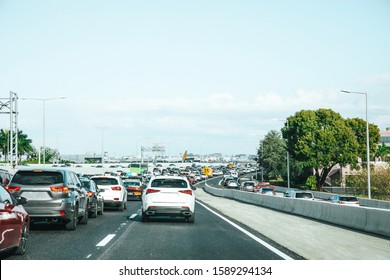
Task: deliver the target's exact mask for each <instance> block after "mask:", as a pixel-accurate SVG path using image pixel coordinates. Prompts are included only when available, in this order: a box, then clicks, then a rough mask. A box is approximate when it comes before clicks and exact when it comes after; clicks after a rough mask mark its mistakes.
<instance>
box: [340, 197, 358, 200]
mask: <svg viewBox="0 0 390 280" xmlns="http://www.w3.org/2000/svg"><path fill="white" fill-rule="evenodd" d="M340 201H357V198H356V197H354V196H340Z"/></svg>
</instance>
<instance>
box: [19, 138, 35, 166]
mask: <svg viewBox="0 0 390 280" xmlns="http://www.w3.org/2000/svg"><path fill="white" fill-rule="evenodd" d="M31 144H32V140H31V139H29V138H28V136H27V134H24V133H23V131H22V130H19V131H18V158H19V161H21V158H22V156H24V155H29V154H31V153H32V152H33V150H34V147H33V146H32V145H31Z"/></svg>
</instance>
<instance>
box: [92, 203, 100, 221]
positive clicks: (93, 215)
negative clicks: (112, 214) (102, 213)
mask: <svg viewBox="0 0 390 280" xmlns="http://www.w3.org/2000/svg"><path fill="white" fill-rule="evenodd" d="M97 215H98V205H97V203H95V207H94V210H93V212H92V213H90V216H91V218H96V217H97Z"/></svg>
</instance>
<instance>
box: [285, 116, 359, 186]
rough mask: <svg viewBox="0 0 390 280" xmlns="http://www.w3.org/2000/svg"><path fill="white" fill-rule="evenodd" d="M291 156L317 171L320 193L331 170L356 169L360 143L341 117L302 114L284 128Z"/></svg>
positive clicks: (288, 122) (293, 118)
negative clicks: (349, 166)
mask: <svg viewBox="0 0 390 280" xmlns="http://www.w3.org/2000/svg"><path fill="white" fill-rule="evenodd" d="M282 134H283V137H284V138H285V139H287V149H288V150H289V153H290V156H291V157H292V158H293V159H295V160H297V161H299V162H301V163H302V164H303V166H304V167H311V168H313V169H314V171H315V176H316V181H317V182H316V187H317V190H322V186H323V185H324V183H325V179H326V178H327V176H328V174H329V172H330V171H331V169H332V168H333V167H334V166H335V165H337V164H339V165H340V166H346V165H348V164H352V165H354V166H355V165H356V163H357V156H358V148H359V146H358V142H357V140H356V138H355V134H354V132H353V131H352V129H351V128H350V127H349V126H348V125H347V124H346V122H345V120H344V119H343V118H342V117H341V115H340V114H338V113H336V112H334V111H332V110H330V109H318V110H315V111H313V110H302V111H300V112H297V113H296V114H295V115H294V116H291V117H289V118H288V120H287V123H286V125H285V126H284V127H283V128H282Z"/></svg>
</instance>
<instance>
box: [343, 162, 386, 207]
mask: <svg viewBox="0 0 390 280" xmlns="http://www.w3.org/2000/svg"><path fill="white" fill-rule="evenodd" d="M370 178H371V180H370V181H371V197H372V198H374V199H380V200H388V201H390V168H380V169H377V170H371V172H370ZM346 184H347V187H349V188H351V189H352V190H353V192H354V193H355V194H356V195H362V196H367V195H368V189H367V188H368V183H367V169H364V170H363V172H362V173H360V174H358V175H350V176H347V178H346Z"/></svg>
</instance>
